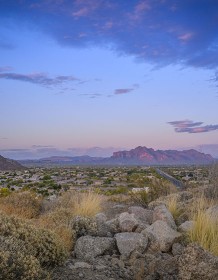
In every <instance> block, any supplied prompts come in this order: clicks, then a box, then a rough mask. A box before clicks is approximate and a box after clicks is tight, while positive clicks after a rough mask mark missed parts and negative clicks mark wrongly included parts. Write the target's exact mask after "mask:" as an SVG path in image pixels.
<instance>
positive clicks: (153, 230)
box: [141, 220, 181, 252]
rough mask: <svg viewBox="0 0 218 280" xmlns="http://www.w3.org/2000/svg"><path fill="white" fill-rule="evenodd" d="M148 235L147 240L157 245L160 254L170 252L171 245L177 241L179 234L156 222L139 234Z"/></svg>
mask: <svg viewBox="0 0 218 280" xmlns="http://www.w3.org/2000/svg"><path fill="white" fill-rule="evenodd" d="M141 233H142V234H143V235H148V237H149V239H150V240H151V241H153V242H157V243H158V244H159V248H160V250H161V251H162V252H168V251H170V249H171V247H172V245H173V243H175V242H176V241H178V240H179V238H180V237H181V234H180V233H178V232H177V231H175V230H173V229H172V228H171V227H170V226H169V225H168V224H167V223H166V222H164V221H159V220H158V221H156V222H154V223H153V224H152V225H151V226H149V227H147V228H146V229H145V230H143V231H142V232H141Z"/></svg>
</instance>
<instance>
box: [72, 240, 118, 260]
mask: <svg viewBox="0 0 218 280" xmlns="http://www.w3.org/2000/svg"><path fill="white" fill-rule="evenodd" d="M115 248H116V247H115V240H114V238H109V237H93V236H88V235H87V236H82V237H80V238H79V239H78V240H77V241H76V245H75V249H74V252H75V255H76V258H78V259H81V260H85V261H88V262H91V261H93V259H94V258H95V257H97V256H101V255H104V254H112V253H113V251H114V250H115Z"/></svg>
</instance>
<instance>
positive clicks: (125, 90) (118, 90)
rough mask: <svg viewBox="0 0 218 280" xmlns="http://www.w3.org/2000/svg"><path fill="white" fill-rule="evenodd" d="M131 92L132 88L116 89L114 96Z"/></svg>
mask: <svg viewBox="0 0 218 280" xmlns="http://www.w3.org/2000/svg"><path fill="white" fill-rule="evenodd" d="M133 90H134V89H133V88H117V89H115V91H114V94H127V93H130V92H132V91H133Z"/></svg>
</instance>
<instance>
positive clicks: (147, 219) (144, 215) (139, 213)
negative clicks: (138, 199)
mask: <svg viewBox="0 0 218 280" xmlns="http://www.w3.org/2000/svg"><path fill="white" fill-rule="evenodd" d="M128 212H129V213H130V214H133V215H134V217H135V218H136V220H138V221H139V222H141V223H145V224H149V225H150V224H151V223H152V217H153V212H152V211H151V210H148V209H144V208H142V207H140V206H131V207H129V209H128Z"/></svg>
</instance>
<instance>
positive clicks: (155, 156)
mask: <svg viewBox="0 0 218 280" xmlns="http://www.w3.org/2000/svg"><path fill="white" fill-rule="evenodd" d="M213 161H214V158H213V157H212V156H211V155H209V154H204V153H201V152H198V151H196V150H194V149H190V150H184V151H177V150H156V151H155V150H154V149H152V148H147V147H141V146H139V147H137V148H135V149H132V150H130V151H118V152H114V153H113V155H112V156H111V157H105V158H102V157H91V156H76V157H67V156H53V157H48V158H42V159H39V160H26V161H19V162H21V163H22V164H25V165H179V164H209V163H212V162H213Z"/></svg>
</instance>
